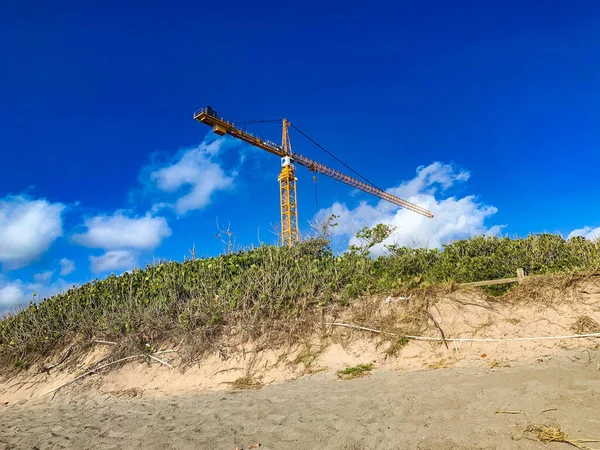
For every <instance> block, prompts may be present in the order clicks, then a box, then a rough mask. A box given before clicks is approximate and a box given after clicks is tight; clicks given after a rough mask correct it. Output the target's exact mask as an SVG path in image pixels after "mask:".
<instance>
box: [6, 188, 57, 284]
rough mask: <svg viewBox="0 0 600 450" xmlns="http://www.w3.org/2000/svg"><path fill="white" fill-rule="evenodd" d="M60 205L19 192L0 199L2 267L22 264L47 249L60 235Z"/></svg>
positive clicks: (11, 267)
mask: <svg viewBox="0 0 600 450" xmlns="http://www.w3.org/2000/svg"><path fill="white" fill-rule="evenodd" d="M64 209H65V205H63V204H61V203H50V202H48V201H47V200H31V199H28V198H26V197H23V196H10V197H5V198H4V199H0V263H1V264H2V265H3V267H4V268H6V269H19V268H21V267H25V266H27V265H29V264H30V263H31V262H32V261H35V260H36V259H38V258H39V257H40V256H41V255H43V254H44V253H45V252H46V251H48V249H49V248H50V246H51V245H52V243H53V242H54V241H55V240H56V239H57V238H59V237H61V236H62V235H63V228H62V213H63V211H64ZM12 292H16V291H15V290H12Z"/></svg>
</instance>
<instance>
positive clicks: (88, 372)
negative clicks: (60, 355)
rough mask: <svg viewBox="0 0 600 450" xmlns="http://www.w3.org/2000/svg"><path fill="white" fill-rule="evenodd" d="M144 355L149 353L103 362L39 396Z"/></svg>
mask: <svg viewBox="0 0 600 450" xmlns="http://www.w3.org/2000/svg"><path fill="white" fill-rule="evenodd" d="M144 356H148V355H147V354H146V353H142V354H140V355H134V356H128V357H126V358H121V359H118V360H116V361H113V362H110V363H107V364H103V365H101V366H98V367H96V368H95V369H92V370H88V371H87V372H86V373H84V374H83V375H79V376H78V377H75V378H73V379H72V380H71V381H68V382H66V383H64V384H61V385H60V386H58V387H57V388H54V389H51V390H49V391H48V392H45V393H44V394H42V395H40V396H38V397H37V398H41V397H45V396H46V395H48V394H52V393H53V392H56V391H58V390H60V389H62V388H64V387H66V386H68V385H70V384H72V383H75V382H76V381H78V380H81V379H82V378H84V377H86V376H88V375H91V374H93V373H94V372H98V371H99V370H102V369H105V368H106V367H110V366H113V365H115V364H118V363H120V362H123V361H128V360H130V359H135V358H142V357H144Z"/></svg>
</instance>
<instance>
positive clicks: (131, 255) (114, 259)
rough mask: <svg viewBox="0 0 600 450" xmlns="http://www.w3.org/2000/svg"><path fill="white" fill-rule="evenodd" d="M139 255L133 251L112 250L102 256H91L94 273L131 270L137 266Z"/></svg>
mask: <svg viewBox="0 0 600 450" xmlns="http://www.w3.org/2000/svg"><path fill="white" fill-rule="evenodd" d="M138 257H139V254H138V253H137V252H134V251H131V250H112V251H109V252H106V253H105V254H103V255H101V256H90V262H91V268H92V272H94V273H99V272H109V271H113V270H130V269H133V268H134V267H135V266H137V263H138Z"/></svg>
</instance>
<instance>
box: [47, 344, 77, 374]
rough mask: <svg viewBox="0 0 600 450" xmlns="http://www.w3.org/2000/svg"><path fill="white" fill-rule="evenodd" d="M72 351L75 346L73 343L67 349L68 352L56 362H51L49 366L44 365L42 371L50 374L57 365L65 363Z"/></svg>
mask: <svg viewBox="0 0 600 450" xmlns="http://www.w3.org/2000/svg"><path fill="white" fill-rule="evenodd" d="M72 352H73V346H72V345H71V346H70V347H69V349H68V350H67V351H66V353H65V354H64V356H63V357H62V358H61V359H60V360H59V361H58V362H55V363H54V364H50V365H49V366H47V367H42V368H41V369H40V372H46V373H48V374H49V373H50V370H51V369H54V368H55V367H57V366H59V365H60V364H62V363H64V362H65V361H66V360H67V359H69V357H70V356H71V353H72Z"/></svg>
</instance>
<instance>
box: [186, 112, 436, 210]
mask: <svg viewBox="0 0 600 450" xmlns="http://www.w3.org/2000/svg"><path fill="white" fill-rule="evenodd" d="M194 119H195V120H197V121H199V122H202V123H205V124H207V125H209V126H210V127H212V129H213V131H214V132H215V133H216V134H218V135H220V136H222V135H224V134H229V135H231V136H233V137H235V138H237V139H240V140H242V141H244V142H247V143H248V144H250V145H253V146H255V147H258V148H261V149H263V150H265V151H267V152H269V153H272V154H274V155H276V156H279V157H284V156H286V153H285V151H284V150H283V148H282V147H281V146H279V145H277V144H275V143H271V142H269V141H266V140H264V139H262V138H260V137H258V136H255V135H254V134H252V133H248V132H245V131H243V130H241V129H239V128H236V127H235V125H234V124H233V123H230V122H228V121H226V120H223V119H220V118H218V117H217V114H216V112H215V111H214V110H213V109H211V108H209V107H208V108H205V109H202V110H200V111H198V112H196V113H195V114H194ZM292 159H293V160H294V162H296V163H297V164H300V165H301V166H304V167H306V168H307V169H308V170H310V171H312V172H317V173H320V174H323V175H326V176H328V177H330V178H333V179H334V180H338V181H341V182H342V183H345V184H347V185H349V186H352V187H355V188H357V189H360V190H361V191H363V192H367V193H369V194H371V195H374V196H376V197H379V198H381V199H383V200H386V201H388V202H390V203H392V204H394V205H397V206H400V207H402V208H405V209H408V210H409V211H413V212H416V213H417V214H420V215H422V216H425V217H429V218H433V217H434V216H433V213H432V212H431V211H429V210H427V209H425V208H423V207H421V206H419V205H415V204H414V203H411V202H408V201H406V200H403V199H401V198H399V197H396V196H395V195H392V194H390V193H388V192H385V191H382V190H381V189H379V188H377V187H375V186H372V185H370V184H367V183H364V182H362V181H360V180H357V179H356V178H352V177H350V176H348V175H346V174H343V173H342V172H339V171H337V170H335V169H332V168H330V167H327V166H325V165H324V164H321V163H318V162H316V161H313V160H312V159H310V158H307V157H306V156H303V155H300V154H298V153H294V154H292Z"/></svg>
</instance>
